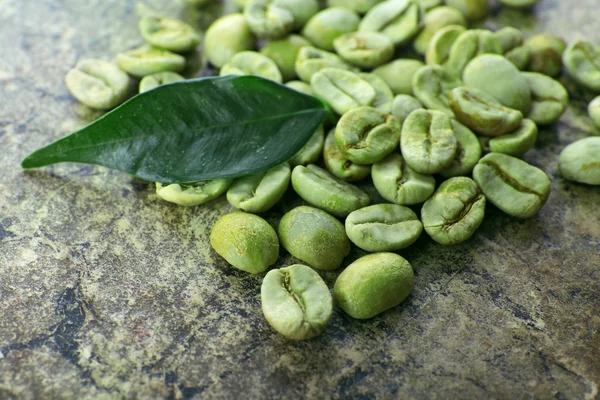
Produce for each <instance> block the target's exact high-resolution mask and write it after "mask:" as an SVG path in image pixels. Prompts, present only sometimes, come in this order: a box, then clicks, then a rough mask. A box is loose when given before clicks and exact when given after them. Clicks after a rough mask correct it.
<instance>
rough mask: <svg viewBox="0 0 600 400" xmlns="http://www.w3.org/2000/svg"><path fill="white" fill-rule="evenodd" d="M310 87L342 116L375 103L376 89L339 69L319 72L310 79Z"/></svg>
mask: <svg viewBox="0 0 600 400" xmlns="http://www.w3.org/2000/svg"><path fill="white" fill-rule="evenodd" d="M310 86H311V87H312V90H313V92H314V93H315V95H316V96H317V97H319V98H320V99H321V100H323V101H324V102H325V103H327V104H328V105H329V106H330V107H331V108H332V109H333V111H335V112H336V113H338V114H340V115H343V114H344V113H346V112H347V111H349V110H351V109H353V108H355V107H359V106H368V105H371V104H373V101H375V94H376V93H375V89H373V87H372V86H371V85H369V83H368V82H367V81H365V80H364V79H361V78H360V77H359V76H358V75H357V74H356V73H354V72H351V71H346V70H343V69H339V68H323V69H322V70H320V71H318V72H317V73H315V74H314V75H313V76H312V78H311V79H310Z"/></svg>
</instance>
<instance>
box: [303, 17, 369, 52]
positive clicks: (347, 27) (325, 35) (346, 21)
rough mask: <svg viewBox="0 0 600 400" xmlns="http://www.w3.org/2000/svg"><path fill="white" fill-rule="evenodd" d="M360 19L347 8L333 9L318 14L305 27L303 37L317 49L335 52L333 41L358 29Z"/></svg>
mask: <svg viewBox="0 0 600 400" xmlns="http://www.w3.org/2000/svg"><path fill="white" fill-rule="evenodd" d="M359 23H360V17H359V16H358V14H357V13H355V12H354V11H352V10H350V9H348V8H345V7H331V8H326V9H324V10H322V11H320V12H318V13H317V14H316V15H315V16H313V17H312V18H311V19H310V20H309V21H308V22H307V23H306V25H305V26H304V29H303V30H302V35H303V36H304V37H305V38H307V39H308V40H310V42H311V43H312V44H313V45H315V46H316V47H318V48H320V49H323V50H327V51H333V50H334V47H333V41H334V40H335V39H337V38H338V37H340V36H342V35H343V34H345V33H350V32H355V31H356V30H357V29H358V24H359Z"/></svg>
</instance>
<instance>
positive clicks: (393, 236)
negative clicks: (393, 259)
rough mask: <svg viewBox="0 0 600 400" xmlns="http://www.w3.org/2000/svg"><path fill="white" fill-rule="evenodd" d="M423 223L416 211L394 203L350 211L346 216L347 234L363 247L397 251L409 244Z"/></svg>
mask: <svg viewBox="0 0 600 400" xmlns="http://www.w3.org/2000/svg"><path fill="white" fill-rule="evenodd" d="M422 231H423V224H422V223H421V221H419V218H418V217H417V214H415V213H414V211H413V210H411V209H410V208H408V207H404V206H401V205H398V204H376V205H373V206H369V207H365V208H361V209H359V210H356V211H353V212H351V213H350V215H348V218H346V234H347V235H348V238H350V240H351V241H352V243H354V244H355V245H357V246H358V247H360V248H361V249H363V250H365V251H370V252H380V251H397V250H400V249H404V248H406V247H408V246H410V245H411V244H413V243H414V242H415V241H416V240H417V239H418V238H419V236H420V235H421V232H422Z"/></svg>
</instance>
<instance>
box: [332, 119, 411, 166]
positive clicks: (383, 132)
mask: <svg viewBox="0 0 600 400" xmlns="http://www.w3.org/2000/svg"><path fill="white" fill-rule="evenodd" d="M401 128H402V125H401V124H400V123H399V122H398V120H396V118H395V117H394V116H393V115H390V114H386V113H383V112H381V111H379V110H377V109H375V108H373V107H358V108H353V109H352V110H350V111H348V112H347V113H345V114H344V115H342V118H340V121H339V122H338V124H337V127H336V129H335V140H336V142H337V145H338V147H339V148H340V150H341V151H342V154H344V156H345V157H346V158H348V159H349V160H350V161H352V162H354V163H357V164H373V163H376V162H377V161H380V160H382V159H384V158H385V157H386V156H387V155H388V154H390V153H391V152H393V151H394V150H395V149H396V148H397V147H398V142H399V140H400V133H401Z"/></svg>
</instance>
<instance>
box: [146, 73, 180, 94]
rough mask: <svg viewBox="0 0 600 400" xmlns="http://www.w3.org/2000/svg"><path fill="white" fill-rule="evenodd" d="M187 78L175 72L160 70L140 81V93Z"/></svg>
mask: <svg viewBox="0 0 600 400" xmlns="http://www.w3.org/2000/svg"><path fill="white" fill-rule="evenodd" d="M183 80H185V78H184V77H183V76H181V75H179V74H178V73H175V72H169V71H167V72H158V73H156V74H152V75H146V76H145V77H143V78H142V80H141V81H140V89H139V90H140V93H144V92H147V91H148V90H151V89H154V88H157V87H159V86H162V85H166V84H168V83H173V82H179V81H183Z"/></svg>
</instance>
